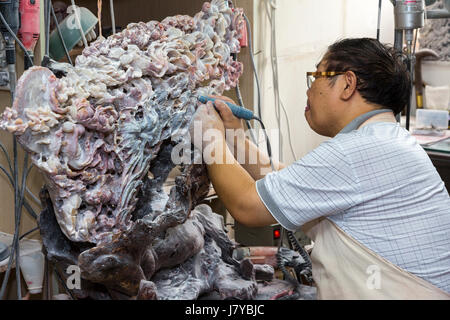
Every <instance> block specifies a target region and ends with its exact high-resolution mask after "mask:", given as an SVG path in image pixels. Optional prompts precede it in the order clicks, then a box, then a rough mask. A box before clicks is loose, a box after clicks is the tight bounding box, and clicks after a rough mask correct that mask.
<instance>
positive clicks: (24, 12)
mask: <svg viewBox="0 0 450 320" xmlns="http://www.w3.org/2000/svg"><path fill="white" fill-rule="evenodd" d="M19 12H20V29H19V39H20V41H22V43H23V45H24V46H25V48H26V49H27V51H28V54H29V56H30V57H33V55H34V53H33V51H34V47H35V46H36V43H37V41H38V39H39V31H40V0H20V5H19ZM24 63H25V70H27V69H28V68H30V67H31V66H33V61H30V60H29V59H28V58H27V57H25V60H24Z"/></svg>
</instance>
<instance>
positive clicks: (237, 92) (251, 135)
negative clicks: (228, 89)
mask: <svg viewBox="0 0 450 320" xmlns="http://www.w3.org/2000/svg"><path fill="white" fill-rule="evenodd" d="M235 89H236V97H237V98H238V101H239V105H240V106H242V107H244V108H245V104H244V100H243V99H242V95H241V89H240V88H239V84H238V85H236V88H235ZM245 124H246V125H247V127H248V129H249V130H250V131H249V132H250V138H251V139H252V141H253V143H254V144H256V145H258V142H257V141H256V137H255V135H254V133H253V127H252V124H251V123H250V121H249V120H245Z"/></svg>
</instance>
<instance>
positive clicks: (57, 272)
mask: <svg viewBox="0 0 450 320" xmlns="http://www.w3.org/2000/svg"><path fill="white" fill-rule="evenodd" d="M53 271H55V274H56V276H57V277H58V280H59V281H60V282H61V284H62V286H63V287H64V290H66V292H67V293H68V294H69V295H70V297H71V298H72V300H76V299H75V297H74V296H73V294H72V291H70V290H69V288H68V287H67V285H66V282H65V281H64V279H63V278H62V276H61V275H60V273H59V271H58V269H57V268H56V267H54V268H53Z"/></svg>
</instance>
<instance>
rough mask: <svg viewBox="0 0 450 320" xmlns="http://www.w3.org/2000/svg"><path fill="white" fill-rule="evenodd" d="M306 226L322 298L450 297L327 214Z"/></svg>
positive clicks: (319, 294)
mask: <svg viewBox="0 0 450 320" xmlns="http://www.w3.org/2000/svg"><path fill="white" fill-rule="evenodd" d="M302 229H303V230H304V231H305V233H306V235H307V236H308V237H310V238H311V239H312V240H313V241H314V248H313V251H312V254H311V261H312V267H313V268H312V270H313V278H314V281H315V282H316V285H317V298H318V299H374V300H375V299H413V300H414V299H445V300H450V294H448V293H446V292H444V291H443V290H441V289H439V288H437V287H435V286H434V285H432V284H431V283H429V282H427V281H425V280H423V279H421V278H419V277H417V276H415V275H413V274H411V273H409V272H407V271H405V270H403V269H401V268H399V267H398V266H396V265H394V264H392V263H390V262H389V261H387V260H385V259H384V258H382V257H380V256H379V255H377V254H376V253H374V252H373V251H371V250H370V249H368V248H366V247H365V246H363V245H362V244H360V243H359V242H357V241H356V240H355V239H353V238H351V237H350V236H348V235H347V234H346V233H345V232H344V231H342V230H341V229H340V228H339V227H337V226H336V225H335V224H334V223H333V222H331V221H330V220H328V219H326V218H320V219H317V220H314V221H312V222H310V223H308V224H306V225H304V226H303V228H302Z"/></svg>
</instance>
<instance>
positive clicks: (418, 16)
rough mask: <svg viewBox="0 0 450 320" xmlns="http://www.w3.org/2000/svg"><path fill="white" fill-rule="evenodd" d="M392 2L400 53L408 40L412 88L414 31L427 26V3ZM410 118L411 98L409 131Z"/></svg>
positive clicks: (408, 113)
mask: <svg viewBox="0 0 450 320" xmlns="http://www.w3.org/2000/svg"><path fill="white" fill-rule="evenodd" d="M391 2H392V3H393V5H394V20H395V39H394V48H395V49H396V50H397V51H398V52H403V39H404V38H405V39H406V53H407V60H406V61H405V63H406V65H407V67H408V69H409V72H410V74H411V87H412V85H413V84H412V74H413V70H414V59H413V58H414V52H413V50H414V48H413V40H414V31H415V30H418V29H420V28H422V27H423V26H424V24H425V2H424V0H391ZM416 35H417V31H416ZM410 116H411V98H409V99H408V101H407V105H406V130H409V123H410ZM397 120H398V121H399V120H400V114H398V115H397Z"/></svg>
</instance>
